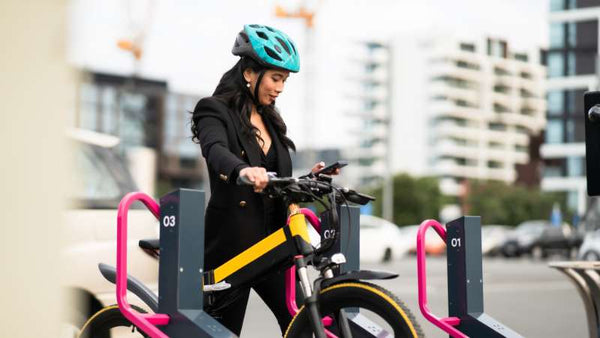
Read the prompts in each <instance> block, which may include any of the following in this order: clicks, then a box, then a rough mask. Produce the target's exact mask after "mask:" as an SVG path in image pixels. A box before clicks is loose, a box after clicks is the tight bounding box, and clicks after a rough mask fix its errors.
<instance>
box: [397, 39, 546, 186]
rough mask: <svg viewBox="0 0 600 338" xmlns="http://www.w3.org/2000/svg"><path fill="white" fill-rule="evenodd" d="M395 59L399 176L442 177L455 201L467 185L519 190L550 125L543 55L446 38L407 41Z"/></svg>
mask: <svg viewBox="0 0 600 338" xmlns="http://www.w3.org/2000/svg"><path fill="white" fill-rule="evenodd" d="M407 41H411V42H407ZM393 51H394V65H393V68H394V74H393V78H394V81H393V83H394V86H393V93H394V95H392V97H393V100H392V111H393V114H394V119H393V128H392V130H393V131H394V132H393V138H392V147H391V149H392V152H393V168H394V171H404V172H409V173H411V174H414V175H433V176H437V177H440V188H441V190H442V192H443V193H444V194H446V195H451V196H460V195H462V194H463V192H464V181H465V180H466V179H482V180H498V181H504V182H506V183H512V182H515V180H517V169H516V167H517V166H518V165H524V164H527V163H528V162H529V160H530V158H529V146H530V139H531V137H532V136H535V135H537V134H539V133H540V132H541V131H542V130H543V128H544V126H545V121H546V119H545V110H546V100H545V87H544V82H545V76H546V71H545V67H544V66H542V65H541V62H540V61H541V60H540V52H539V50H531V51H513V50H512V49H511V48H510V45H509V43H508V42H507V41H504V40H501V39H493V38H482V39H480V40H477V41H472V40H469V39H463V38H457V37H451V36H447V35H445V36H436V37H419V38H413V39H411V40H407V39H405V38H402V39H400V38H399V39H397V40H395V41H394V42H393Z"/></svg>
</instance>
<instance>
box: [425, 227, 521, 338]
mask: <svg viewBox="0 0 600 338" xmlns="http://www.w3.org/2000/svg"><path fill="white" fill-rule="evenodd" d="M430 227H433V229H434V230H435V231H436V233H437V234H438V235H439V236H440V237H441V238H442V239H443V240H444V242H446V250H447V266H448V315H449V316H448V317H446V318H439V317H437V316H435V315H434V314H432V313H431V312H430V311H429V308H428V306H427V281H426V275H427V269H426V264H425V234H426V231H427V229H429V228H430ZM417 277H418V288H419V308H420V310H421V312H422V313H423V316H424V317H425V318H426V319H427V320H429V321H430V322H431V323H433V324H434V325H436V326H437V327H439V328H440V329H442V330H443V331H445V332H446V333H448V334H449V335H450V336H451V337H454V338H466V337H474V338H479V337H486V338H496V337H507V338H517V337H522V336H521V335H519V334H518V333H516V332H515V331H513V330H511V329H510V328H508V327H507V326H505V325H504V324H502V323H500V322H498V321H496V320H495V319H493V318H492V317H490V316H489V315H487V314H486V313H485V312H484V309H483V262H482V254H481V218H480V217H479V216H463V217H460V218H458V219H456V220H453V221H451V222H449V223H448V224H447V225H446V229H444V227H443V226H442V225H441V224H440V223H438V222H437V221H435V220H426V221H424V222H423V223H421V226H420V227H419V232H418V233H417Z"/></svg>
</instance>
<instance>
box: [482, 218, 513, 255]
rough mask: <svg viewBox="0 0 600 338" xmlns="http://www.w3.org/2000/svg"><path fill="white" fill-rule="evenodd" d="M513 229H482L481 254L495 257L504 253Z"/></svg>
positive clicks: (492, 226) (497, 226)
mask: <svg viewBox="0 0 600 338" xmlns="http://www.w3.org/2000/svg"><path fill="white" fill-rule="evenodd" d="M511 230H512V227H510V226H508V225H484V226H482V227H481V253H482V254H483V255H485V256H495V255H498V254H499V253H500V252H501V251H502V245H504V242H506V240H507V238H508V235H509V233H510V232H511Z"/></svg>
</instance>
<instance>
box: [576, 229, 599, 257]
mask: <svg viewBox="0 0 600 338" xmlns="http://www.w3.org/2000/svg"><path fill="white" fill-rule="evenodd" d="M577 258H578V259H581V260H586V261H600V229H597V230H595V231H591V232H588V233H586V234H585V236H584V238H583V243H582V244H581V247H579V251H578V253H577Z"/></svg>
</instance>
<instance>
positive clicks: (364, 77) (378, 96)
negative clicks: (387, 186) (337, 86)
mask: <svg viewBox="0 0 600 338" xmlns="http://www.w3.org/2000/svg"><path fill="white" fill-rule="evenodd" d="M355 50H356V52H355V53H353V54H352V55H351V56H350V58H351V62H352V64H353V66H354V67H353V70H354V72H353V73H351V74H348V78H349V79H348V81H349V82H350V83H351V85H350V86H349V87H352V89H350V90H349V92H348V93H343V94H344V95H346V96H347V97H348V100H349V101H351V102H352V106H353V107H355V108H354V109H355V110H353V111H350V112H349V114H348V115H349V117H350V118H353V119H357V120H358V121H359V122H358V123H357V124H355V129H354V130H353V133H352V134H353V135H354V142H355V144H354V145H353V146H352V147H350V148H347V149H346V150H345V151H344V152H343V155H344V158H345V159H347V160H349V161H350V164H351V165H350V166H349V167H348V170H347V171H345V172H344V175H348V176H349V178H350V180H351V182H353V183H354V184H355V185H359V186H369V185H373V184H377V183H379V184H381V183H382V179H383V178H384V177H386V176H387V174H388V172H390V171H391V168H389V167H388V156H389V155H390V149H389V138H390V135H391V132H392V131H391V130H390V127H391V118H392V116H391V111H390V97H391V95H392V94H391V92H390V81H391V79H390V77H391V76H390V74H391V68H390V67H391V65H390V63H391V62H392V55H391V53H390V48H389V46H388V44H386V43H384V42H380V41H364V42H357V43H356V44H355Z"/></svg>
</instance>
